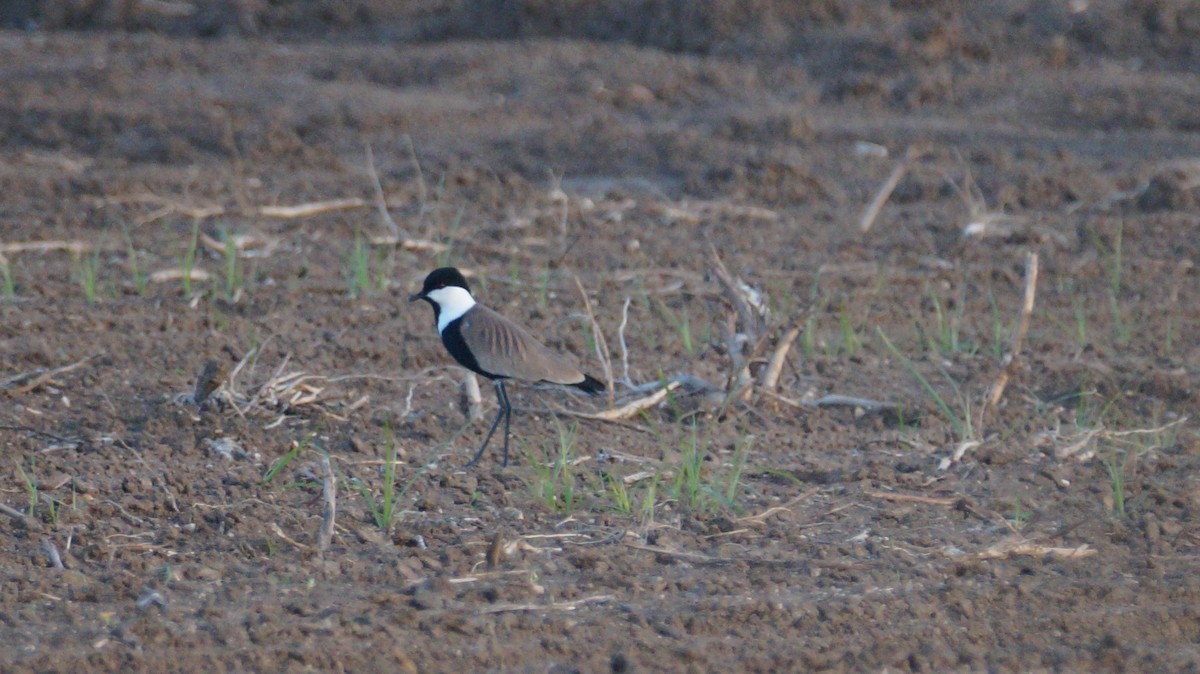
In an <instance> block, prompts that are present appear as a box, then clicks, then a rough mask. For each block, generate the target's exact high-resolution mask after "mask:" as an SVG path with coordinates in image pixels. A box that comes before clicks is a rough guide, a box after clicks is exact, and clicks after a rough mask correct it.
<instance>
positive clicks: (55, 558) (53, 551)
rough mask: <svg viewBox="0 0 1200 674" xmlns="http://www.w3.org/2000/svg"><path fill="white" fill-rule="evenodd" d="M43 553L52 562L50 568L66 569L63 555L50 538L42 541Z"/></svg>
mask: <svg viewBox="0 0 1200 674" xmlns="http://www.w3.org/2000/svg"><path fill="white" fill-rule="evenodd" d="M42 552H44V553H46V557H47V558H48V559H49V560H50V566H53V567H54V568H56V569H64V568H66V567H64V566H63V561H62V555H60V554H58V546H56V545H54V541H52V540H50V539H49V538H43V539H42Z"/></svg>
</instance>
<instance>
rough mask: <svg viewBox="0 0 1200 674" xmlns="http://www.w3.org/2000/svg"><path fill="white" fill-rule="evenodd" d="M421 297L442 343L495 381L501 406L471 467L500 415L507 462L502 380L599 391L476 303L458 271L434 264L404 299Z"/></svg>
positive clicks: (508, 415)
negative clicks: (428, 305) (431, 314)
mask: <svg viewBox="0 0 1200 674" xmlns="http://www.w3.org/2000/svg"><path fill="white" fill-rule="evenodd" d="M417 300H425V301H426V302H429V304H430V306H432V307H433V318H434V320H435V321H437V329H438V333H439V334H440V335H441V336H442V344H444V345H445V346H446V350H447V351H449V352H450V355H451V356H454V360H457V361H458V363H459V365H462V366H463V367H465V368H467V369H468V370H473V371H474V372H477V373H479V374H481V375H483V376H485V377H487V378H488V379H491V380H492V383H493V384H494V385H495V386H496V399H497V400H498V401H499V403H500V409H499V411H497V412H496V419H495V421H493V422H492V427H491V428H490V429H488V432H487V436H486V437H485V438H484V439H483V444H482V445H480V446H479V451H478V452H476V453H475V458H473V459H471V462H470V463H468V464H467V465H468V466H473V465H475V463H476V462H477V461H479V457H481V456H483V450H484V449H487V445H488V441H489V440H491V439H492V434H493V433H495V432H496V427H497V426H498V425H499V424H500V417H504V460H503V463H502V465H505V466H507V465H508V427H509V423H510V422H511V420H512V405H510V404H509V403H508V392H507V391H505V390H504V382H505V381H506V380H509V379H516V380H518V381H526V382H534V383H545V384H558V385H560V386H573V387H575V388H577V389H579V390H581V391H584V392H586V393H591V394H596V393H599V392H601V391H603V390H604V384H603V383H601V382H600V380H598V379H595V378H593V377H590V376H588V375H586V374H584V373H583V372H581V371H580V370H579V368H578V367H575V366H574V365H572V364H571V362H570V361H569V360H567V359H566V358H564V357H563V356H561V355H559V354H558V353H556V352H554V351H551V350H550V349H549V348H547V347H546V345H544V344H542V343H541V342H539V341H538V340H537V338H536V337H534V336H533V335H531V334H529V332H528V331H527V330H525V328H522V327H521V326H519V325H517V324H516V323H513V322H512V321H510V320H508V319H507V318H505V317H503V316H501V315H500V314H498V313H496V312H495V311H492V310H491V309H489V308H487V307H485V306H483V305H482V304H479V303H477V302H476V301H475V298H474V297H472V296H471V289H470V288H469V287H468V286H467V280H466V279H465V278H463V275H462V273H461V272H459V271H458V270H457V269H455V268H454V267H442V268H440V269H435V270H433V271H432V272H430V273H429V276H426V277H425V285H424V286H422V287H421V292H419V293H417V294H415V295H411V296H409V298H408V301H409V302H415V301H417Z"/></svg>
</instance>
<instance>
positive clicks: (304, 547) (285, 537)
mask: <svg viewBox="0 0 1200 674" xmlns="http://www.w3.org/2000/svg"><path fill="white" fill-rule="evenodd" d="M271 531H273V532H275V535H276V536H278V537H279V538H280V540H282V541H284V542H285V543H287V544H289V545H291V546H292V547H294V548H296V549H297V550H311V549H312V548H310V547H308V546H307V545H305V544H303V543H301V542H300V541H298V540H296V539H294V538H292V537H291V536H288V535H287V534H285V533H283V529H280V528H279V525H278V524H276V523H275V522H271Z"/></svg>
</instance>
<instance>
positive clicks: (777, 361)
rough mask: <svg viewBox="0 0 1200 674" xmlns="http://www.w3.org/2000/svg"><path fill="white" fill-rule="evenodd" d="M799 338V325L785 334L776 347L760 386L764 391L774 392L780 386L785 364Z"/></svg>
mask: <svg viewBox="0 0 1200 674" xmlns="http://www.w3.org/2000/svg"><path fill="white" fill-rule="evenodd" d="M799 336H800V326H798V325H797V326H795V327H793V328H791V329H789V330H788V331H787V332H786V333H784V335H783V337H782V338H781V339H780V340H779V343H778V344H776V345H775V353H773V354H771V360H770V361H769V362H768V363H767V369H766V370H764V371H763V375H762V381H761V384H760V386H762V388H763V389H764V390H767V391H774V390H775V389H776V388H777V387H778V386H779V375H780V374H782V373H783V364H784V362H785V361H786V360H787V355H788V351H790V350H791V348H792V344H793V343H795V341H796V338H797V337H799Z"/></svg>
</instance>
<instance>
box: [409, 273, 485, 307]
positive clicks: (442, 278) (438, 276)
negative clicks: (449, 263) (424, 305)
mask: <svg viewBox="0 0 1200 674" xmlns="http://www.w3.org/2000/svg"><path fill="white" fill-rule="evenodd" d="M450 286H458V287H459V288H462V289H464V290H466V291H467V292H471V286H469V285H467V279H465V278H464V277H463V275H462V272H460V271H459V270H458V269H455V268H454V267H441V268H439V269H434V270H433V271H431V272H429V276H426V277H425V284H424V285H422V286H421V292H419V293H417V294H416V295H413V296H412V297H411V298H409V299H410V300H415V299H424V298H425V296H426V295H428V294H429V293H431V292H433V291H434V290H437V289H438V288H448V287H450Z"/></svg>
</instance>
